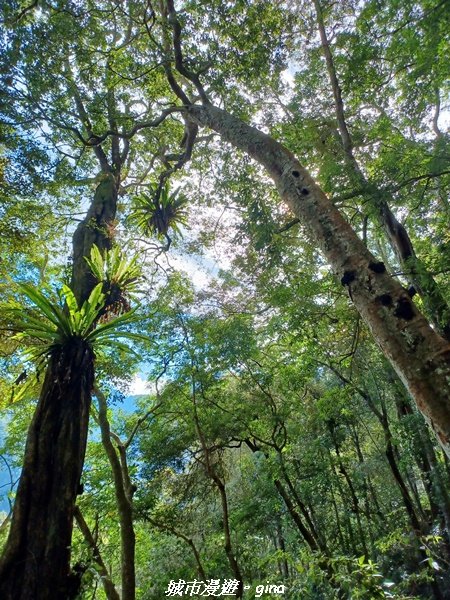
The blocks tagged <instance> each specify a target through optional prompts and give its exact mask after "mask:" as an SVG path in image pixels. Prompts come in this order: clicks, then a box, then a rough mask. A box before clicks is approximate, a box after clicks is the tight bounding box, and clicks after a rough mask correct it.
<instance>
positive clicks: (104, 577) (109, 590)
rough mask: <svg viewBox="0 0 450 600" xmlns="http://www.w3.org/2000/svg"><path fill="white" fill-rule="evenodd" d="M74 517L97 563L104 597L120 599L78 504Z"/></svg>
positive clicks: (112, 599) (111, 599) (113, 599)
mask: <svg viewBox="0 0 450 600" xmlns="http://www.w3.org/2000/svg"><path fill="white" fill-rule="evenodd" d="M74 517H75V520H76V522H77V525H78V527H79V529H80V531H81V533H82V534H83V537H84V541H85V542H86V543H87V545H88V546H89V548H90V549H91V551H92V559H93V560H94V561H95V562H96V564H97V570H98V574H99V575H100V578H101V581H102V584H103V589H104V591H105V595H106V597H107V598H108V600H121V599H120V596H119V593H118V591H117V590H116V587H115V585H114V583H113V581H112V580H111V577H110V574H109V572H108V569H107V568H106V565H105V563H104V561H103V557H102V555H101V554H100V550H99V549H98V546H97V542H96V541H95V539H94V537H93V535H92V532H91V530H90V529H89V526H88V524H87V523H86V521H85V520H84V517H83V515H82V514H81V511H80V509H79V508H78V506H75V510H74Z"/></svg>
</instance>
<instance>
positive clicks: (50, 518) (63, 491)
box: [0, 342, 94, 600]
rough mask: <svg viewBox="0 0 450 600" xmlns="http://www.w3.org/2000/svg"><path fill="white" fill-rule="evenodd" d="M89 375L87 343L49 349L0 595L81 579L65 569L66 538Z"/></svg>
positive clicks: (70, 592) (49, 594) (57, 589)
mask: <svg viewBox="0 0 450 600" xmlns="http://www.w3.org/2000/svg"><path fill="white" fill-rule="evenodd" d="M93 380H94V360H93V353H92V350H91V349H90V348H89V347H88V346H87V345H86V344H85V343H83V342H79V343H78V344H75V343H73V344H71V345H70V346H68V347H65V348H62V349H61V350H58V351H56V352H55V353H54V355H53V356H52V357H51V359H50V364H49V366H48V369H47V373H46V376H45V380H44V384H43V386H42V391H41V395H40V398H39V403H38V406H37V408H36V411H35V414H34V417H33V420H32V423H31V426H30V429H29V432H28V438H27V443H26V448H25V458H24V464H23V468H22V475H21V477H20V482H19V487H18V490H17V496H16V500H15V503H14V511H13V517H12V522H11V529H10V532H9V537H8V540H7V543H6V546H5V550H4V553H3V556H2V559H1V561H0V598H2V600H59V599H66V598H72V597H75V594H76V592H77V590H76V586H77V583H79V582H77V581H76V580H75V579H74V578H73V577H71V574H70V544H71V536H72V521H73V511H74V505H75V499H76V496H77V493H78V489H79V485H80V477H81V471H82V468H83V461H84V453H85V449H86V440H87V432H88V421H89V408H90V404H91V389H92V385H93Z"/></svg>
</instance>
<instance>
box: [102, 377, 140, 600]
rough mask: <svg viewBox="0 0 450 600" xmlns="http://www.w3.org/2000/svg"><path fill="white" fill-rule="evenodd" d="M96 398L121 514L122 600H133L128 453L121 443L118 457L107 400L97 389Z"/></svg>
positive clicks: (133, 543)
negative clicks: (113, 440)
mask: <svg viewBox="0 0 450 600" xmlns="http://www.w3.org/2000/svg"><path fill="white" fill-rule="evenodd" d="M95 396H96V398H97V400H98V407H99V408H98V422H99V425H100V431H101V434H102V444H103V447H104V448H105V452H106V455H107V456H108V460H109V464H110V465H111V471H112V476H113V481H114V492H115V496H116V506H117V511H118V513H119V526H120V543H121V544H120V549H121V556H120V559H121V575H122V577H121V583H122V586H121V587H122V600H134V598H135V596H136V570H135V547H136V536H135V533H134V524H133V488H132V484H131V480H130V474H129V469H128V464H127V460H126V449H125V447H124V445H123V444H121V443H120V441H119V443H118V452H119V455H118V454H117V452H116V449H115V448H114V445H113V443H112V441H111V429H110V425H109V421H108V414H107V403H106V398H105V396H104V395H103V394H102V392H101V391H100V390H99V389H97V388H96V389H95Z"/></svg>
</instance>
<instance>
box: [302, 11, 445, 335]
mask: <svg viewBox="0 0 450 600" xmlns="http://www.w3.org/2000/svg"><path fill="white" fill-rule="evenodd" d="M314 6H315V9H316V15H317V25H318V28H319V34H320V38H321V41H322V49H323V54H324V57H325V61H326V64H327V70H328V75H329V78H330V83H331V87H332V90H333V96H334V107H335V114H336V120H337V124H338V128H339V134H340V137H341V141H342V147H343V150H344V156H345V162H346V166H347V168H348V169H349V171H350V173H351V175H352V179H353V181H354V183H355V184H356V185H357V186H358V187H361V188H362V189H363V190H365V194H366V195H367V198H368V200H369V202H370V204H371V206H372V208H373V209H374V211H375V214H376V215H377V217H378V219H379V221H380V223H381V226H382V227H383V229H384V231H385V233H386V236H387V238H388V240H389V242H390V244H391V247H392V249H393V250H394V252H395V254H396V256H397V259H398V261H399V263H400V265H401V267H402V269H403V271H404V273H405V275H406V277H407V278H408V280H409V282H410V283H411V284H412V285H413V286H414V288H415V289H416V291H417V292H418V293H419V294H420V296H421V298H422V300H423V302H424V306H425V309H426V312H427V314H428V315H429V317H430V318H431V320H432V322H433V325H434V326H435V327H436V328H437V330H438V331H439V332H440V333H441V334H442V335H443V336H444V337H445V338H446V339H447V340H448V341H450V320H449V315H450V312H449V306H448V304H447V302H446V301H445V298H444V297H443V295H442V293H441V291H440V289H439V287H438V285H437V283H436V282H435V280H434V278H433V276H432V275H431V273H429V271H428V270H427V269H426V267H425V265H424V264H423V262H422V261H421V260H420V259H419V258H418V257H417V255H416V253H415V251H414V247H413V243H412V241H411V238H410V237H409V235H408V232H407V231H406V229H405V227H404V226H403V225H402V224H401V223H400V222H399V221H398V220H397V219H396V217H395V215H394V213H393V212H392V210H391V209H390V207H389V203H390V202H391V201H392V200H393V199H392V198H391V197H390V196H389V195H388V194H386V193H385V192H382V191H381V190H379V189H378V188H377V187H376V186H375V185H374V184H372V183H371V182H369V181H368V180H367V179H366V177H365V175H364V173H363V172H362V171H361V169H360V167H359V164H358V162H357V160H356V158H355V155H354V153H353V141H352V138H351V135H350V131H349V129H348V127H347V122H346V119H345V112H344V102H343V100H342V92H341V88H340V85H339V81H338V78H337V74H336V69H335V67H334V60H333V56H332V54H331V50H330V43H329V41H328V37H327V34H326V31H325V24H324V21H323V16H322V9H321V6H320V0H314Z"/></svg>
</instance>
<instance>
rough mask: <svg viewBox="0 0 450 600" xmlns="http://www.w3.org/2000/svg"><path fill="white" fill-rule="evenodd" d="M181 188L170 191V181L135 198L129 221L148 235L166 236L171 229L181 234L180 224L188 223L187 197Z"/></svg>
mask: <svg viewBox="0 0 450 600" xmlns="http://www.w3.org/2000/svg"><path fill="white" fill-rule="evenodd" d="M180 190H181V188H178V189H177V190H175V191H174V192H170V189H169V183H168V182H166V183H165V185H164V186H163V187H162V189H158V190H156V189H154V190H153V193H152V194H144V193H143V194H141V195H140V196H137V197H136V198H135V200H134V204H133V206H132V212H131V215H130V216H129V222H130V223H131V224H133V225H135V226H136V227H137V228H138V229H140V230H141V231H142V233H143V234H144V235H146V236H152V235H156V236H158V237H166V236H167V235H168V231H169V230H170V229H171V230H173V232H174V233H175V234H177V235H181V230H180V226H182V225H186V224H187V210H186V205H187V202H188V200H187V198H186V196H184V195H183V194H180Z"/></svg>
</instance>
